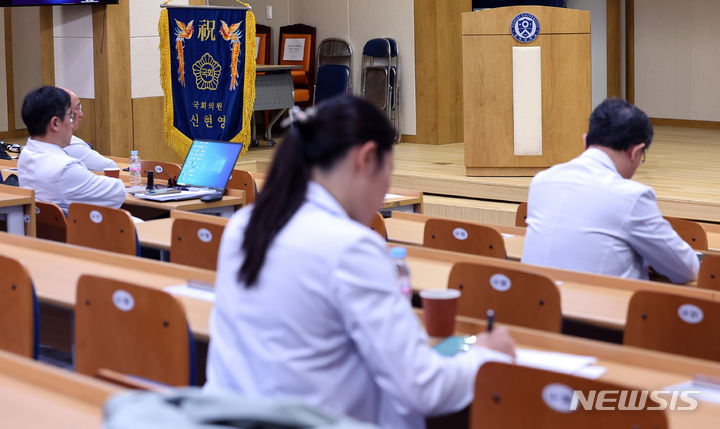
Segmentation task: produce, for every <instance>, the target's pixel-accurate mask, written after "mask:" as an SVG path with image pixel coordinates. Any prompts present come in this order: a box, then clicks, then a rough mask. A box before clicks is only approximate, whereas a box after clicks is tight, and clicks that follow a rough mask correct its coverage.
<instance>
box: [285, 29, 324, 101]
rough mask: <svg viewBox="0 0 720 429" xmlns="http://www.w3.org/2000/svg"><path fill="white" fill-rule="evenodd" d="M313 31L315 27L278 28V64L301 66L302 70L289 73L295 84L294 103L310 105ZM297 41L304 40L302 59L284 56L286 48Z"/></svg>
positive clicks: (312, 82) (313, 52) (313, 45)
mask: <svg viewBox="0 0 720 429" xmlns="http://www.w3.org/2000/svg"><path fill="white" fill-rule="evenodd" d="M315 31H316V30H315V27H312V26H310V25H305V24H293V25H286V26H284V27H280V46H279V49H278V64H283V65H299V66H302V69H300V70H293V71H292V72H291V73H292V77H293V82H294V83H295V103H301V104H307V105H310V104H312V93H313V87H314V85H315V76H314V73H315ZM298 40H304V46H303V49H304V50H303V55H302V59H301V60H295V59H291V58H288V57H287V56H286V55H285V49H286V46H288V44H289V43H294V41H298Z"/></svg>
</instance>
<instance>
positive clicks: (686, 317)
mask: <svg viewBox="0 0 720 429" xmlns="http://www.w3.org/2000/svg"><path fill="white" fill-rule="evenodd" d="M678 316H680V319H682V321H683V322H685V323H690V324H691V325H695V324H697V323H700V322H702V320H703V318H704V317H705V314H704V313H703V311H702V309H700V307H698V306H697V305H694V304H683V305H681V306H680V307H678Z"/></svg>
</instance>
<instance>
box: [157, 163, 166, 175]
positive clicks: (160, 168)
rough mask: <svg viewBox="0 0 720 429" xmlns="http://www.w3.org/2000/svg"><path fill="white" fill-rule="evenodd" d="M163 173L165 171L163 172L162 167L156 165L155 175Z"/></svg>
mask: <svg viewBox="0 0 720 429" xmlns="http://www.w3.org/2000/svg"><path fill="white" fill-rule="evenodd" d="M163 171H165V170H163V168H162V165H156V166H155V172H156V173H157V174H160V173H162V172H163Z"/></svg>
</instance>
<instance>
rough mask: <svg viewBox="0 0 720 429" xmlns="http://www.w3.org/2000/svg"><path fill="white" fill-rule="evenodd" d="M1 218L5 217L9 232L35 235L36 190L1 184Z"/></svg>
mask: <svg viewBox="0 0 720 429" xmlns="http://www.w3.org/2000/svg"><path fill="white" fill-rule="evenodd" d="M0 219H5V221H6V223H7V232H9V233H11V234H19V235H29V236H31V237H34V236H35V191H34V190H32V189H28V188H19V187H17V186H9V185H0Z"/></svg>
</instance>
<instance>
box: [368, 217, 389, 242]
mask: <svg viewBox="0 0 720 429" xmlns="http://www.w3.org/2000/svg"><path fill="white" fill-rule="evenodd" d="M369 226H370V229H372V230H373V231H375V232H377V233H378V234H380V237H382V238H383V240H385V241H387V229H385V219H384V218H383V216H382V215H381V214H380V212H376V213H375V216H373V218H372V220H371V221H370V225H369Z"/></svg>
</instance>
